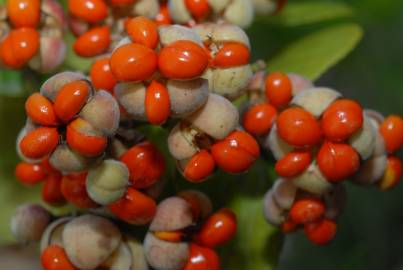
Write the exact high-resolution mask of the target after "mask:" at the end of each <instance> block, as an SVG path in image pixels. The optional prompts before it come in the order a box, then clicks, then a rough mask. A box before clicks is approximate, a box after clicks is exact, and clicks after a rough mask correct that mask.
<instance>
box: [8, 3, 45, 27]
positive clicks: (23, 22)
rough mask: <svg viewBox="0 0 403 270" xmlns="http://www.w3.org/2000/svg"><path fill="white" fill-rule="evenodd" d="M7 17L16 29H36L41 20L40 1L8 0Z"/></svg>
mask: <svg viewBox="0 0 403 270" xmlns="http://www.w3.org/2000/svg"><path fill="white" fill-rule="evenodd" d="M6 3H7V16H8V18H9V20H10V21H11V22H12V24H13V25H14V27H16V28H20V27H32V28H35V27H36V26H37V25H38V23H39V21H40V19H41V1H40V0H7V1H6Z"/></svg>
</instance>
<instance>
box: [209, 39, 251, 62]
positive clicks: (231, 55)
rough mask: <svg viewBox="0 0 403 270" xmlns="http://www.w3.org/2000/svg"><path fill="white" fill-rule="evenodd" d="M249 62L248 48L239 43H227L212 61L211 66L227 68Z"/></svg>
mask: <svg viewBox="0 0 403 270" xmlns="http://www.w3.org/2000/svg"><path fill="white" fill-rule="evenodd" d="M249 60H250V52H249V48H248V47H246V46H245V45H243V44H242V43H239V42H228V43H225V44H224V46H222V47H221V48H220V49H219V50H218V52H217V53H216V55H215V57H214V59H213V66H214V67H219V68H229V67H238V66H243V65H247V64H248V63H249Z"/></svg>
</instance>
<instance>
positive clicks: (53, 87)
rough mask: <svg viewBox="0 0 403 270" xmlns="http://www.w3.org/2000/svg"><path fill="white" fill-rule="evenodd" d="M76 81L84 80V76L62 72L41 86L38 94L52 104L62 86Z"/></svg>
mask: <svg viewBox="0 0 403 270" xmlns="http://www.w3.org/2000/svg"><path fill="white" fill-rule="evenodd" d="M78 80H85V77H84V75H83V74H81V73H79V72H71V71H64V72H61V73H57V74H55V75H53V76H52V77H50V78H49V79H47V80H46V81H45V82H44V83H43V84H42V86H41V90H40V93H41V95H42V96H44V97H47V98H48V99H50V100H51V101H53V102H54V101H55V99H56V96H57V94H58V92H59V90H60V89H61V87H62V86H63V85H65V84H67V83H70V82H73V81H78Z"/></svg>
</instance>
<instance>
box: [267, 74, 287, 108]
mask: <svg viewBox="0 0 403 270" xmlns="http://www.w3.org/2000/svg"><path fill="white" fill-rule="evenodd" d="M265 93H266V98H267V100H268V101H269V102H270V104H272V105H273V106H274V107H276V108H279V107H284V106H286V105H288V103H289V102H290V101H291V98H292V84H291V80H290V79H289V78H288V76H287V74H284V73H281V72H273V73H271V74H269V75H268V76H267V78H266V81H265Z"/></svg>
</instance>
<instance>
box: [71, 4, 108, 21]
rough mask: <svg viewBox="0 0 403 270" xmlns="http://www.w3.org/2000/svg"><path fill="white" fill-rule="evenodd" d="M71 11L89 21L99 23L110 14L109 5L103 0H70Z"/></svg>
mask: <svg viewBox="0 0 403 270" xmlns="http://www.w3.org/2000/svg"><path fill="white" fill-rule="evenodd" d="M69 12H70V13H71V14H73V15H74V16H76V17H78V18H80V19H82V20H84V21H86V22H88V23H98V22H100V21H102V20H103V19H105V18H106V17H107V16H108V6H107V5H106V4H105V2H104V1H103V0H69Z"/></svg>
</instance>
